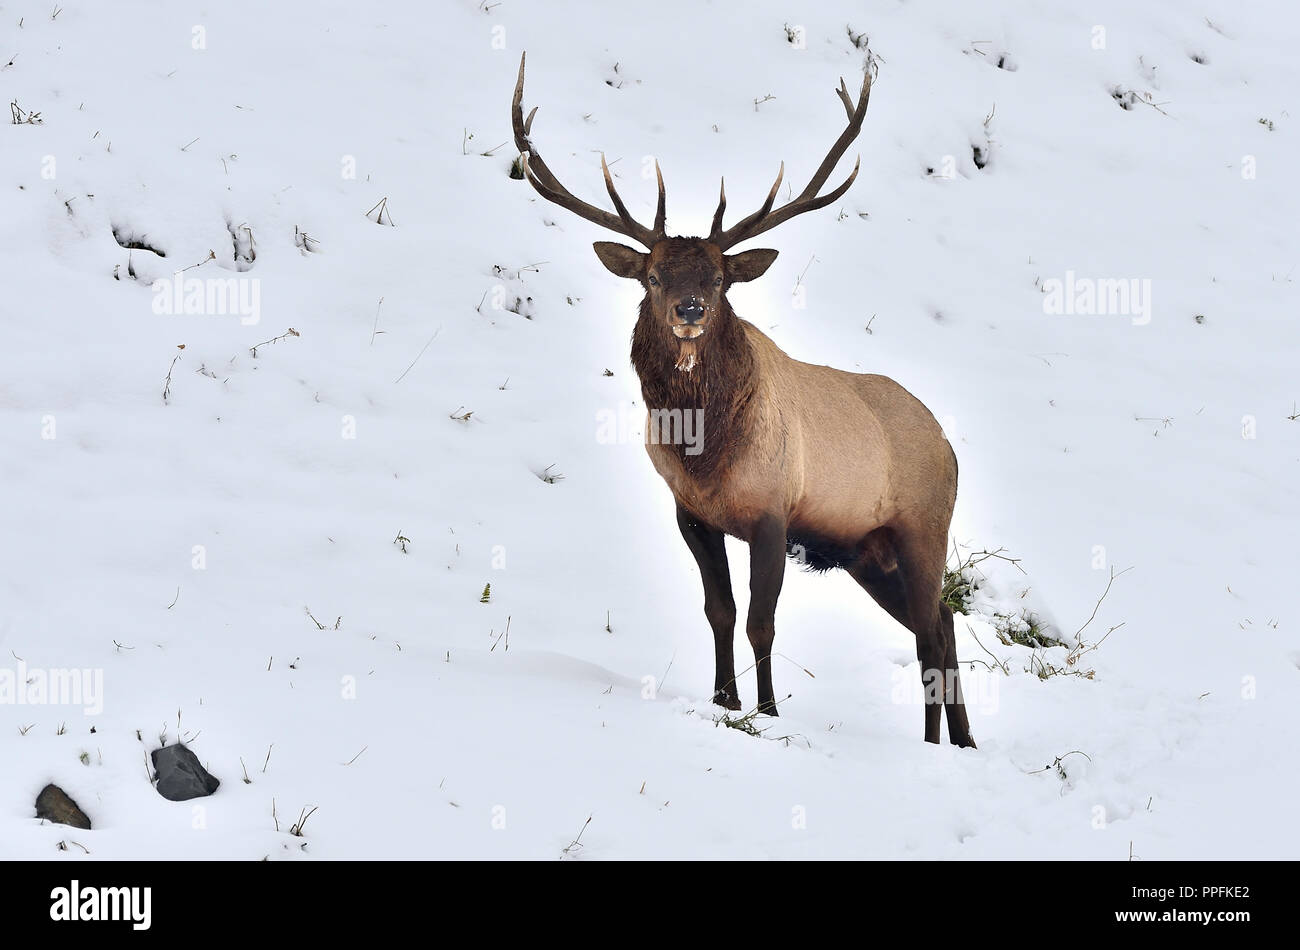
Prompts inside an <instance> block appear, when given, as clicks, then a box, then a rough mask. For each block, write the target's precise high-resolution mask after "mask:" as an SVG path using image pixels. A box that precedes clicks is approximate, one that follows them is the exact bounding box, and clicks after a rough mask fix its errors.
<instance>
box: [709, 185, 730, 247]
mask: <svg viewBox="0 0 1300 950" xmlns="http://www.w3.org/2000/svg"><path fill="white" fill-rule="evenodd" d="M726 210H727V179H725V178H723V179H722V182H721V184H720V185H719V186H718V210H717V211H715V212H713V227H711V228H709V240H710V241H712V240H714V239H716V238H717V237H719V236H720V235H721V234H722V214H723V212H725V211H726Z"/></svg>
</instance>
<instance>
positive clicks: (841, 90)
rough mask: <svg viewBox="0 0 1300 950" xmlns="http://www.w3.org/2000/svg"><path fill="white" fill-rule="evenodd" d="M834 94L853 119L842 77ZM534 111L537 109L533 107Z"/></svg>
mask: <svg viewBox="0 0 1300 950" xmlns="http://www.w3.org/2000/svg"><path fill="white" fill-rule="evenodd" d="M835 95H837V96H839V97H840V102H842V103H844V111H845V112H846V113H848V116H849V121H850V122H852V121H853V100H852V99H850V98H849V87H848V86H846V85H844V77H843V76H841V77H840V88H838V89H836V90H835ZM533 111H534V112H536V111H537V110H536V109H534V110H533Z"/></svg>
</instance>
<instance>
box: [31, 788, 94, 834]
mask: <svg viewBox="0 0 1300 950" xmlns="http://www.w3.org/2000/svg"><path fill="white" fill-rule="evenodd" d="M36 817H37V818H44V819H45V820H46V821H52V822H54V823H55V824H58V825H71V826H72V827H73V828H85V829H86V830H87V831H89V830H90V819H89V818H87V817H86V813H85V812H84V811H82V810H81V809H80V808H78V807H77V803H76V802H74V801H73V800H72V799H71V798H69V797H68V793H67V792H65V791H64V790H63V789H61V788H59V786H57V785H46V786H45V787H44V788H43V789H41V793H40V794H39V795H37V796H36Z"/></svg>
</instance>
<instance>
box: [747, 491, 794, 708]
mask: <svg viewBox="0 0 1300 950" xmlns="http://www.w3.org/2000/svg"><path fill="white" fill-rule="evenodd" d="M785 533H786V524H785V521H784V520H782V519H780V518H777V517H775V516H767V517H764V518H762V519H761V520H760V521H759V523H758V525H757V526H756V527H755V529H754V534H753V537H752V538H751V539H750V542H749V617H748V619H747V620H746V622H745V633H746V634H748V635H749V644H750V646H752V647H753V648H754V669H755V670H756V671H757V675H758V711H759V712H761V713H766V714H767V715H769V716H775V715H777V710H776V697H775V695H774V693H773V691H772V641H773V640H774V639H776V601H777V598H778V597H780V596H781V582H782V581H783V580H784V579H785V544H786V536H785Z"/></svg>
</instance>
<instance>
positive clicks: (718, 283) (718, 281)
mask: <svg viewBox="0 0 1300 950" xmlns="http://www.w3.org/2000/svg"><path fill="white" fill-rule="evenodd" d="M713 286H714V287H721V286H722V278H721V277H715V278H713Z"/></svg>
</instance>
